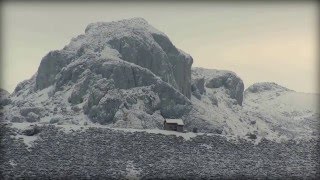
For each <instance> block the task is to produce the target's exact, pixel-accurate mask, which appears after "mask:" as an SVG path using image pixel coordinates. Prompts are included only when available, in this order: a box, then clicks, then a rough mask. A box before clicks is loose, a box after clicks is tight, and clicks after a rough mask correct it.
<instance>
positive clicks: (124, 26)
mask: <svg viewBox="0 0 320 180" xmlns="http://www.w3.org/2000/svg"><path fill="white" fill-rule="evenodd" d="M113 30H118V32H119V33H124V32H127V33H128V32H130V31H131V32H134V31H141V32H143V31H146V32H150V33H155V34H161V35H164V36H165V34H164V33H162V32H161V31H158V30H157V29H155V28H154V27H152V26H151V25H150V24H149V23H148V22H147V21H146V20H145V19H143V18H140V17H136V18H131V19H123V20H120V21H112V22H96V23H91V24H89V25H88V26H87V27H86V29H85V33H99V32H101V31H108V32H111V31H113Z"/></svg>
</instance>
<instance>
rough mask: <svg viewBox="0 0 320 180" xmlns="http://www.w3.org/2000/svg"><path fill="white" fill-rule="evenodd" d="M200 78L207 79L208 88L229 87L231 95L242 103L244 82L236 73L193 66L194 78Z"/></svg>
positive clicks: (206, 85)
mask: <svg viewBox="0 0 320 180" xmlns="http://www.w3.org/2000/svg"><path fill="white" fill-rule="evenodd" d="M199 78H204V79H205V87H206V88H220V87H223V88H225V89H227V90H228V91H227V92H228V93H229V96H230V97H231V98H233V99H236V100H237V102H238V104H239V105H242V101H243V91H244V84H243V81H242V80H241V79H240V78H239V77H238V76H237V75H236V74H235V73H233V72H230V71H223V70H215V69H204V68H192V79H193V80H196V79H199Z"/></svg>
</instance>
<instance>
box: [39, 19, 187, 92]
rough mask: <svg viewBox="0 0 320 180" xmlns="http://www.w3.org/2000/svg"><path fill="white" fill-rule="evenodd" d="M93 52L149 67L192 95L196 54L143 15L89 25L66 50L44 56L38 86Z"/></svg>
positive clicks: (52, 80) (48, 83)
mask: <svg viewBox="0 0 320 180" xmlns="http://www.w3.org/2000/svg"><path fill="white" fill-rule="evenodd" d="M89 53H93V54H96V55H97V56H99V57H102V58H104V57H110V55H113V56H114V57H116V58H120V59H122V60H125V61H128V62H131V63H134V64H137V65H139V66H141V67H144V68H147V69H149V70H150V71H152V72H153V73H154V74H155V75H157V76H160V77H161V79H162V80H164V81H165V82H168V83H169V84H171V85H172V86H173V87H175V88H176V89H178V90H179V91H180V92H181V93H182V94H183V95H185V96H186V97H188V98H190V95H191V90H190V86H191V65H192V61H193V60H192V57H191V56H190V55H188V54H186V53H184V52H183V51H181V50H179V49H177V48H176V47H175V46H174V45H173V44H172V43H171V41H170V40H169V38H168V37H167V36H166V35H165V34H163V33H162V32H160V31H158V30H156V29H155V28H153V27H152V26H151V25H149V24H148V23H147V22H146V21H145V20H144V19H142V18H133V19H126V20H122V21H118V22H110V23H104V22H98V23H92V24H89V25H88V26H87V28H86V30H85V34H82V35H80V36H78V37H77V38H74V39H72V41H71V42H70V44H69V45H67V46H66V47H65V48H64V49H63V50H60V51H52V52H50V53H49V54H48V55H47V56H45V57H44V58H43V60H42V62H41V64H40V67H39V69H38V75H37V79H36V81H37V83H36V84H37V85H36V88H37V89H43V88H45V87H48V86H49V85H51V84H53V82H54V79H55V76H56V75H57V74H58V73H59V72H60V70H61V68H63V66H64V65H65V64H69V62H70V61H72V59H77V58H79V57H81V56H83V55H87V54H89Z"/></svg>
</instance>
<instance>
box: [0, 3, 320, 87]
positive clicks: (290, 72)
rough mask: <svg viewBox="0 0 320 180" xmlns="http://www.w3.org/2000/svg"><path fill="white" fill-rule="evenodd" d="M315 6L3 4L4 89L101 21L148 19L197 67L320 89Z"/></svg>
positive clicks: (249, 81) (247, 78) (250, 80)
mask: <svg viewBox="0 0 320 180" xmlns="http://www.w3.org/2000/svg"><path fill="white" fill-rule="evenodd" d="M317 11H318V9H317V6H316V4H315V3H300V4H298V3H296V4H292V3H291V4H289V3H288V2H286V3H281V4H280V3H272V4H266V3H265V4H262V3H253V2H251V3H250V2H247V3H237V4H232V3H225V4H223V3H209V2H201V3H177V2H176V3H170V2H164V3H146V2H140V3H130V4H129V3H112V2H108V3H97V2H96V3H90V4H87V3H79V2H78V3H63V2H60V3H39V2H33V3H28V4H26V3H3V4H2V12H1V13H2V14H1V15H2V27H1V30H2V35H1V37H2V39H1V43H2V59H1V60H2V66H3V67H1V71H2V75H1V76H3V77H2V79H3V81H2V82H1V83H2V84H1V87H2V88H4V89H6V90H8V91H10V92H12V91H13V89H14V88H15V86H16V85H17V84H18V83H19V82H21V81H23V80H25V79H28V78H30V77H31V76H32V75H33V74H34V73H35V72H36V71H37V68H38V66H39V64H40V61H41V58H42V57H43V56H45V55H46V54H47V53H48V52H49V51H51V50H56V49H62V48H63V47H64V46H65V45H66V44H68V43H69V41H70V39H71V38H72V37H75V36H77V35H79V34H81V33H84V29H85V27H86V26H87V25H88V24H89V23H92V22H96V21H106V22H108V21H116V20H120V19H124V18H132V17H143V18H145V19H146V20H147V21H148V22H149V23H150V24H151V25H153V26H154V27H155V28H157V29H159V30H160V31H162V32H164V33H166V34H167V35H168V36H169V38H170V39H171V41H172V42H173V43H174V44H175V45H176V47H178V48H179V49H182V50H184V51H185V52H187V53H189V54H190V55H191V56H192V57H193V59H194V63H193V66H198V67H204V68H211V69H225V70H231V71H234V72H235V73H237V74H238V75H239V76H240V77H241V78H242V80H243V81H244V83H245V86H246V87H248V86H250V85H251V84H253V83H255V82H264V81H272V82H276V83H278V84H280V85H283V86H285V87H288V88H290V89H293V90H296V91H299V92H312V93H314V92H316V93H319V89H318V83H317V81H318V79H317V75H318V69H317V68H318V59H317V53H318V52H317V48H318V47H317V45H318V44H317V39H318V37H317V35H318V34H317V33H318V31H317V21H318V16H317V13H318V12H317Z"/></svg>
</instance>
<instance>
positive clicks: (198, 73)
mask: <svg viewBox="0 0 320 180" xmlns="http://www.w3.org/2000/svg"><path fill="white" fill-rule="evenodd" d="M228 83H229V84H228ZM243 93H244V97H243V103H242V101H240V102H239V100H240V98H237V96H236V95H238V96H241V95H242V94H243ZM192 95H193V96H192V98H191V101H192V104H193V107H194V109H193V111H192V113H193V115H192V118H190V119H192V120H195V119H200V120H201V121H203V122H206V123H202V124H199V122H198V124H197V126H198V128H200V130H203V131H208V132H220V133H222V134H229V135H234V136H239V137H242V138H249V139H250V138H251V139H256V140H257V141H259V139H261V138H262V137H265V138H268V139H271V140H275V141H282V140H289V139H305V140H306V139H311V138H317V137H318V130H319V122H320V118H319V106H318V99H319V95H317V94H307V93H299V92H295V91H292V90H289V89H287V88H285V87H282V86H280V85H277V84H275V83H256V84H253V85H252V86H250V87H248V88H247V89H246V90H245V91H243V83H242V81H241V79H240V78H239V77H238V76H237V75H236V74H234V73H233V72H230V71H223V70H210V69H204V68H193V69H192ZM241 100H242V96H241ZM240 103H242V106H240Z"/></svg>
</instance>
